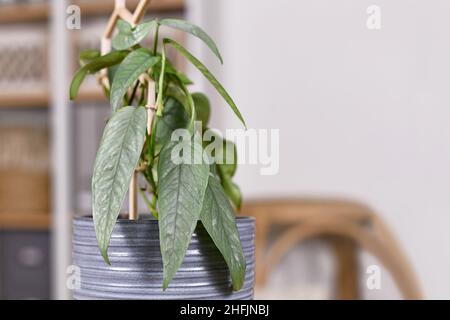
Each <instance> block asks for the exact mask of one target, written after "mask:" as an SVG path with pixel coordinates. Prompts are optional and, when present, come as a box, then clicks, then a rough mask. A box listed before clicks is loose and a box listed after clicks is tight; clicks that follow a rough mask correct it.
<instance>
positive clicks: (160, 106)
mask: <svg viewBox="0 0 450 320" xmlns="http://www.w3.org/2000/svg"><path fill="white" fill-rule="evenodd" d="M165 72H166V49H165V46H163V50H162V61H161V72H160V75H159V82H158V98H157V99H156V109H157V110H156V115H157V116H158V117H161V116H162V112H163V107H164V106H163V103H162V102H163V92H164V73H165Z"/></svg>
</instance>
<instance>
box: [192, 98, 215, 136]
mask: <svg viewBox="0 0 450 320" xmlns="http://www.w3.org/2000/svg"><path fill="white" fill-rule="evenodd" d="M192 99H193V100H194V105H195V111H196V112H197V119H196V120H197V121H201V122H202V127H203V128H206V127H207V126H208V123H209V117H210V113H211V107H210V104H209V100H208V97H207V96H205V95H204V94H203V93H200V92H196V93H193V94H192Z"/></svg>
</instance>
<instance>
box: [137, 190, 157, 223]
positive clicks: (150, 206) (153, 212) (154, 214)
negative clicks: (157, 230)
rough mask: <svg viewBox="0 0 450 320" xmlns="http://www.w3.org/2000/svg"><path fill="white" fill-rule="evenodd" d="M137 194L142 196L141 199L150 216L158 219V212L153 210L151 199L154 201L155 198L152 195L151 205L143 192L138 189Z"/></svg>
mask: <svg viewBox="0 0 450 320" xmlns="http://www.w3.org/2000/svg"><path fill="white" fill-rule="evenodd" d="M139 194H140V195H141V196H142V199H144V202H145V205H146V206H147V209H148V210H149V211H150V212H151V214H152V215H153V216H154V217H155V218H156V219H158V212H157V211H156V210H155V208H154V205H153V201H154V200H153V199H156V196H155V195H153V199H152V203H150V201H149V200H148V198H147V195H146V194H145V191H144V190H142V189H141V188H139Z"/></svg>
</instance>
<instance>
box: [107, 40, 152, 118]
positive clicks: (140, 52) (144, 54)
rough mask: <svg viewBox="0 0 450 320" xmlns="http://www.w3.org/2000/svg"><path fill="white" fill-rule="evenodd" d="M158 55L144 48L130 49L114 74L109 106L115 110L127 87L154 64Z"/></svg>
mask: <svg viewBox="0 0 450 320" xmlns="http://www.w3.org/2000/svg"><path fill="white" fill-rule="evenodd" d="M159 60H160V57H155V56H153V55H152V54H151V52H150V51H149V50H147V49H145V48H140V49H137V50H135V51H132V52H131V53H130V54H129V55H128V56H127V57H126V58H125V59H124V60H123V61H122V63H121V64H120V66H119V68H118V69H117V71H116V73H115V75H114V81H113V83H112V86H111V99H110V101H111V108H112V110H113V112H116V111H117V110H118V109H119V108H120V106H121V103H122V98H123V96H124V95H125V93H126V92H127V90H128V88H129V87H130V86H132V85H133V83H134V82H135V81H136V80H137V79H138V78H139V76H140V75H141V74H143V73H144V72H146V71H147V70H148V69H149V68H151V67H152V66H153V65H155V64H156V63H157V62H158V61H159Z"/></svg>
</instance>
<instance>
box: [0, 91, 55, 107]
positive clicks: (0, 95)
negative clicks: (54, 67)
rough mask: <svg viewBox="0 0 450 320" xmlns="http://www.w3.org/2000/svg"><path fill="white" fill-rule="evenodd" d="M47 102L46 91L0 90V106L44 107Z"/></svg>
mask: <svg viewBox="0 0 450 320" xmlns="http://www.w3.org/2000/svg"><path fill="white" fill-rule="evenodd" d="M48 102H49V95H48V93H47V92H46V91H25V90H24V91H23V92H20V93H16V92H0V108H46V107H47V106H48Z"/></svg>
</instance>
